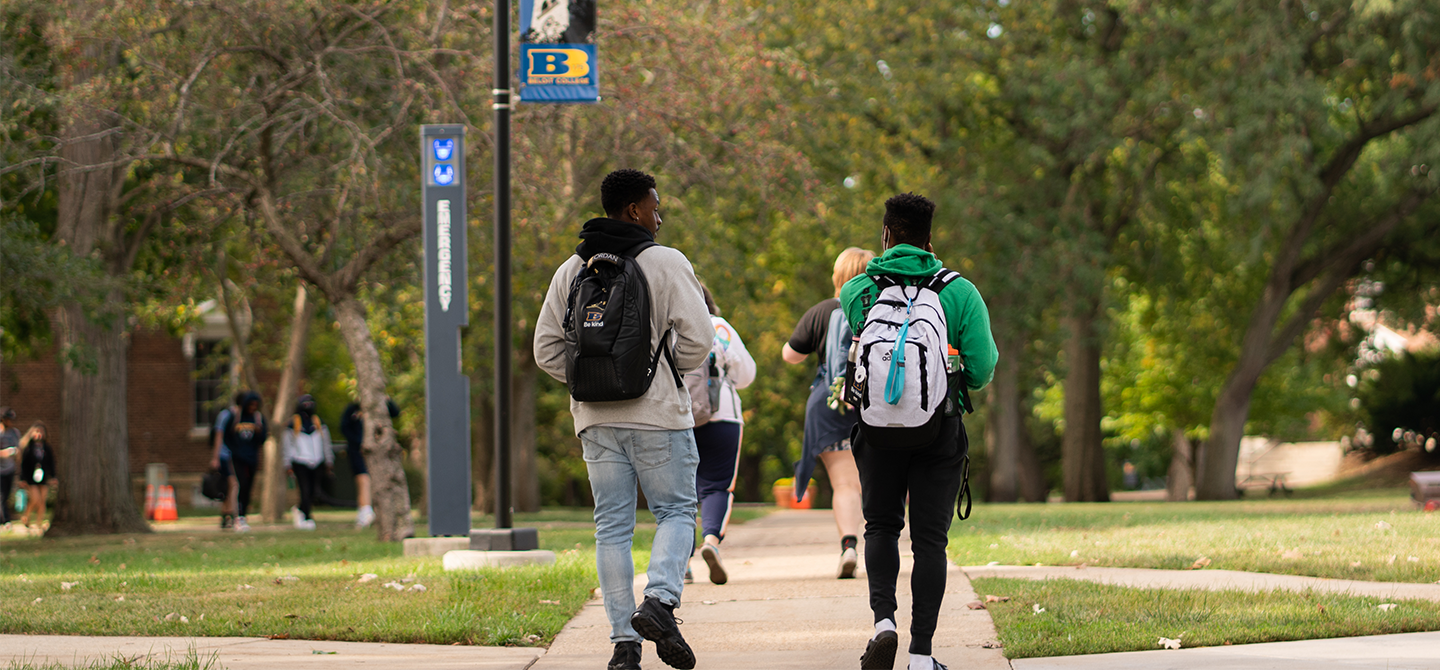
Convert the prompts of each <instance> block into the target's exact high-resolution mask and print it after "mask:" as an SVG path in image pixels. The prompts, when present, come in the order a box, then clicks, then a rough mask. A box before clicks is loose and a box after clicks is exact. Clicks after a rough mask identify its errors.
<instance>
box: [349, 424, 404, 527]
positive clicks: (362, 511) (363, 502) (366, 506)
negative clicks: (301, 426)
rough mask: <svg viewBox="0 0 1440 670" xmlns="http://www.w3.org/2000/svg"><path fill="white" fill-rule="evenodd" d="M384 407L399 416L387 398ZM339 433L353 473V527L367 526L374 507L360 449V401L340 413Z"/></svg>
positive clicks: (362, 438) (362, 427)
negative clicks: (371, 504) (342, 437)
mask: <svg viewBox="0 0 1440 670" xmlns="http://www.w3.org/2000/svg"><path fill="white" fill-rule="evenodd" d="M385 409H386V411H388V412H389V413H390V418H391V419H394V418H395V417H398V416H400V408H399V407H396V406H395V402H394V401H392V400H390V399H389V398H386V399H385ZM340 433H341V434H343V435H344V436H345V455H346V456H347V457H349V459H350V473H351V474H353V475H355V504H356V507H357V508H358V509H356V511H355V527H356V528H367V527H369V526H370V524H372V523H375V508H374V507H371V506H370V468H369V467H368V466H367V465H365V452H363V451H361V450H360V447H361V445H363V444H364V442H365V412H363V411H361V410H360V403H358V402H352V403H350V404H349V405H346V406H345V411H344V412H343V413H341V414H340Z"/></svg>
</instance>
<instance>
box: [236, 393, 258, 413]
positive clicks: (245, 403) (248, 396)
mask: <svg viewBox="0 0 1440 670" xmlns="http://www.w3.org/2000/svg"><path fill="white" fill-rule="evenodd" d="M252 402H253V403H256V405H255V408H256V409H255V411H257V412H258V411H260V409H259V408H260V405H261V402H260V394H259V393H256V392H254V391H246V392H244V393H242V394H240V411H242V412H244V411H246V408H248V407H249V406H250V403H252Z"/></svg>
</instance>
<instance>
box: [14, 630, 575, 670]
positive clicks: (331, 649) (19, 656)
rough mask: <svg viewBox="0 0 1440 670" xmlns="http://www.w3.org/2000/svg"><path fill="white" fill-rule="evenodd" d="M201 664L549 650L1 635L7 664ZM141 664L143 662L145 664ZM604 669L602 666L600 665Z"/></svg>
mask: <svg viewBox="0 0 1440 670" xmlns="http://www.w3.org/2000/svg"><path fill="white" fill-rule="evenodd" d="M192 652H193V654H194V655H195V656H196V657H197V658H198V659H199V660H200V667H202V668H203V667H206V661H208V660H210V659H212V658H213V659H214V660H215V661H217V662H218V664H219V667H221V668H224V670H275V669H276V668H285V669H286V670H342V669H343V670H354V669H357V668H361V669H364V668H376V669H380V668H402V667H419V668H425V669H426V670H462V669H465V670H524V669H525V668H527V667H529V666H530V665H531V664H532V663H534V661H535V659H536V658H537V657H539V656H540V655H541V654H543V653H545V650H544V649H538V648H534V647H463V646H455V647H451V646H443V645H433V644H384V643H374V642H324V641H319V640H270V639H266V638H263V637H81V636H78V635H76V636H71V635H0V663H4V664H6V665H4V666H3V667H7V668H8V667H11V666H12V665H16V666H18V665H19V664H21V663H25V664H30V665H38V666H46V665H52V664H64V665H76V666H81V667H85V666H89V665H90V664H91V663H94V662H97V661H109V660H113V659H117V658H123V659H127V660H135V661H152V662H153V661H161V662H166V661H168V662H172V663H174V662H180V661H184V660H185V659H186V658H188V657H189V656H190V655H191V654H192ZM140 667H145V666H144V665H143V664H141V665H140ZM601 667H604V664H603V663H602V664H601Z"/></svg>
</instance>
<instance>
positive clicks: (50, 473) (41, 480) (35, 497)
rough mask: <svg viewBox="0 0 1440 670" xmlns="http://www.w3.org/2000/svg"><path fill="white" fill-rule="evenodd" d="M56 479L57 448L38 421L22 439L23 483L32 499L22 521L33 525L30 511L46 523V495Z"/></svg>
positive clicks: (37, 522) (42, 424) (21, 470)
mask: <svg viewBox="0 0 1440 670" xmlns="http://www.w3.org/2000/svg"><path fill="white" fill-rule="evenodd" d="M53 481H55V449H54V448H52V447H51V446H50V440H49V439H47V433H46V431H45V423H44V422H43V421H36V422H35V423H34V424H31V426H30V430H28V431H25V437H24V438H22V439H21V440H20V483H21V484H22V485H23V486H25V490H26V495H27V497H28V499H29V503H28V504H26V505H25V515H24V516H23V517H21V520H20V523H21V524H23V525H24V526H25V527H27V528H28V527H29V526H30V513H31V512H32V511H33V512H34V513H35V522H36V524H37V525H39V526H41V527H42V528H43V527H44V526H45V498H46V497H47V496H49V495H50V482H53Z"/></svg>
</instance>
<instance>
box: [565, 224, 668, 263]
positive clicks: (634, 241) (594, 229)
mask: <svg viewBox="0 0 1440 670" xmlns="http://www.w3.org/2000/svg"><path fill="white" fill-rule="evenodd" d="M654 241H655V236H654V235H651V234H650V231H648V230H645V229H644V228H643V227H641V226H640V224H638V223H630V222H629V221H621V220H619V219H607V218H604V217H601V218H598V219H590V220H589V221H586V222H585V226H584V227H582V228H581V229H580V246H577V247H575V254H576V255H578V256H580V258H582V259H584V260H586V261H589V260H590V258H591V257H593V256H594V255H595V254H618V255H621V256H629V255H632V254H628V253H626V252H628V251H630V250H631V249H634V248H635V247H636V246H637V245H640V244H644V243H646V242H654Z"/></svg>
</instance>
